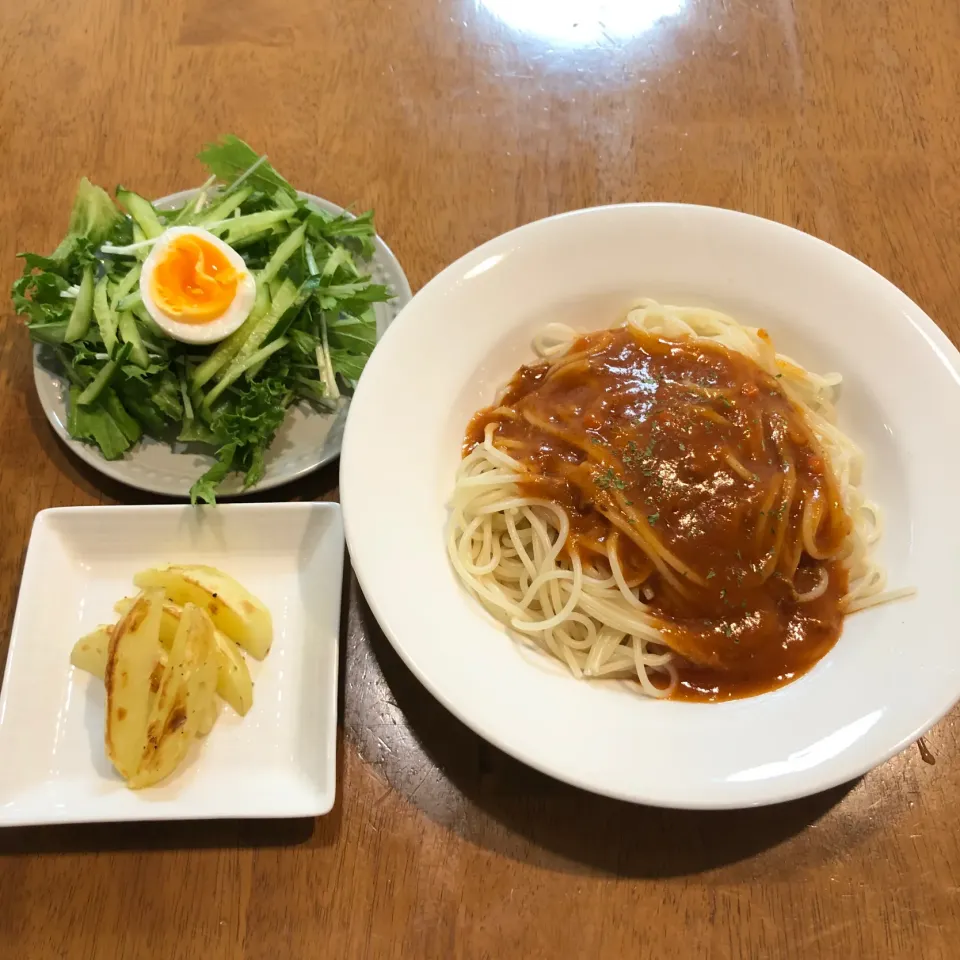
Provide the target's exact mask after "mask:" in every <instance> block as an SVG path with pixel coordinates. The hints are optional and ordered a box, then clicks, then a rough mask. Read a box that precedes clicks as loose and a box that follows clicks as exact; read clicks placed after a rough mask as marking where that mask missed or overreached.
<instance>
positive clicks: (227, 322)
mask: <svg viewBox="0 0 960 960" xmlns="http://www.w3.org/2000/svg"><path fill="white" fill-rule="evenodd" d="M183 236H190V237H196V238H197V239H199V240H203V241H204V242H205V243H209V244H211V245H212V246H214V247H216V248H217V249H218V250H219V251H220V252H221V253H222V254H223V255H224V256H225V257H226V258H227V260H228V261H229V262H230V266H231V267H233V269H234V270H236V271H237V274H238V275H239V280H238V281H237V291H236V294H235V295H234V297H233V300H232V301H231V303H230V305H229V306H228V307H227V309H226V310H225V311H224V312H223V314H222V315H221V316H219V317H217V319H216V320H209V321H207V322H206V323H184V322H183V321H181V320H177V319H176V318H174V317H171V316H170V315H169V314H167V313H164V311H163V310H162V309H160V306H159V304H158V303H157V301H156V300H155V299H154V297H153V294H152V293H151V289H152V282H153V274H154V271H155V270H156V268H157V264H158V263H160V261H161V260H163V258H164V256H165V255H166V252H167V250H168V249H169V247H170V244H171V243H172V242H173V241H174V240H176V239H177V238H178V237H183ZM256 295H257V283H256V281H255V280H254V278H253V274H251V273H250V271H249V270H248V269H247V265H246V264H245V263H244V262H243V257H241V256H240V254H239V253H237V251H236V250H234V249H233V248H232V247H230V246H228V245H227V244H225V243H224V242H223V241H222V240H221V239H220V238H219V237H217V236H214V235H213V234H212V233H210V231H209V230H203V229H201V228H199V227H170V228H169V229H167V230H165V231H164V232H163V233H162V234H161V235H160V237H159V238H158V240H157V242H156V243H155V244H154V245H153V249H152V250H151V251H150V255H149V256H148V257H147V259H146V260H145V261H144V262H143V269H142V270H141V271H140V296H141V298H142V299H143V305H144V306H145V307H146V308H147V312H148V313H149V314H150V316H151V317H153V319H154V320H155V321H156V324H157V326H158V327H160V329H161V330H163V332H164V333H166V334H167V335H168V336H170V337H173V339H174V340H179V341H180V342H181V343H216V342H217V341H218V340H223V339H224V338H225V337H229V336H230V334H231V333H233V332H234V330H236V329H237V328H238V327H239V326H240V324H242V323H243V321H244V320H246V319H247V317H248V316H249V315H250V311H251V310H252V309H253V301H254V300H255V299H256Z"/></svg>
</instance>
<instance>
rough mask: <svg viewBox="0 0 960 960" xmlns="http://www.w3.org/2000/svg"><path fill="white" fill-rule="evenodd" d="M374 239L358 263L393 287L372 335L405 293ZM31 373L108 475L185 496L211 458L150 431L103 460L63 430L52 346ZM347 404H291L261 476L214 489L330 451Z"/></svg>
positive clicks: (172, 199)
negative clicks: (325, 407) (326, 408)
mask: <svg viewBox="0 0 960 960" xmlns="http://www.w3.org/2000/svg"><path fill="white" fill-rule="evenodd" d="M196 192H197V191H196V190H182V191H181V192H179V193H174V194H171V195H170V196H168V197H163V198H161V199H160V200H157V201H156V205H157V207H158V208H160V209H172V208H174V207H177V206H179V205H180V204H181V203H183V202H184V201H185V200H188V199H190V197H191V196H195V195H196ZM300 196H301V197H303V198H304V199H306V200H310V201H312V202H313V203H314V204H316V205H317V206H318V207H319V208H320V209H321V210H325V211H327V212H328V213H330V214H333V215H334V216H337V215H339V214H341V213H343V207H338V206H337V205H336V204H335V203H331V202H330V201H329V200H323V199H322V198H320V197H317V196H314V195H313V194H311V193H303V192H302V191H301V192H300ZM374 245H375V247H376V252H375V254H374V257H373V259H372V260H371V261H369V262H368V263H367V264H366V266H367V268H368V270H369V272H370V274H371V277H372V280H373V282H374V283H382V284H385V285H386V286H387V287H389V288H390V290H391V291H392V292H393V294H394V298H393V299H392V300H389V301H388V302H387V303H376V304H374V305H373V306H374V311H375V313H376V317H377V337H378V338H379V337H382V336H383V332H384V331H385V330H386V329H387V327H388V326H389V325H390V324H391V323H392V322H393V320H394V318H395V317H396V316H397V314H398V313H399V312H400V310H401V309H403V307H404V306H405V304H407V303H408V302H409V300H410V297H411V293H410V284H409V283H408V282H407V277H406V275H405V274H404V272H403V268H402V267H401V266H400V263H399V261H398V260H397V258H396V257H395V256H394V255H393V252H392V251H391V250H390V248H389V247H388V246H387V245H386V243H384V242H383V240H382V239H381V238H380V236H379V235H377V236H376V237H374ZM33 376H34V381H35V383H36V386H37V394H38V396H39V397H40V405H41V406H42V407H43V411H44V413H45V414H46V415H47V419H48V420H49V421H50V424H51V426H52V427H53V429H54V430H55V431H56V433H57V435H58V436H59V437H60V439H61V440H63V442H64V443H65V444H66V445H67V446H68V447H69V448H70V449H71V450H72V451H73V452H74V453H75V454H76V455H77V456H78V457H80V458H81V459H82V460H85V461H86V462H87V463H89V464H90V466H92V467H94V468H95V469H96V470H99V471H100V473H102V474H104V475H106V476H108V477H111V478H112V479H114V480H119V481H120V482H121V483H126V484H128V485H129V486H131V487H137V488H139V489H140V490H149V491H150V492H152V493H159V494H164V495H166V496H173V497H187V496H189V493H190V487H191V486H192V485H193V483H194V481H196V479H197V478H198V477H199V476H200V475H201V474H202V473H204V472H205V471H206V470H207V469H209V468H210V467H211V466H212V465H213V462H214V457H213V455H212V453H211V452H210V449H209V448H208V447H205V446H201V445H199V444H184V443H176V444H174V445H173V446H171V445H170V444H168V443H163V442H162V441H160V440H156V439H154V438H152V437H146V438H144V439H143V440H141V441H140V442H139V443H137V444H136V445H135V446H134V447H132V448H131V449H130V450H129V451H127V453H126V454H124V456H123V457H121V458H120V459H118V460H105V459H104V457H103V455H102V454H101V453H100V451H99V450H98V449H97V448H96V447H94V446H92V445H91V444H88V443H83V442H82V441H80V440H74V439H72V438H71V437H70V435H69V433H68V432H67V403H68V394H69V384H68V383H67V381H66V379H65V378H64V377H63V376H61V375H60V374H59V373H58V372H57V369H56V364H55V362H53V360H52V354H50V353H49V351H48V350H45V349H44V348H43V346H41V345H40V344H37V345H35V346H34V353H33ZM349 405H350V401H349V400H348V399H346V398H344V399H341V400H339V401H338V403H337V409H336V411H335V412H333V413H322V412H320V411H318V410H316V409H315V408H314V407H312V406H311V405H310V404H308V403H306V402H305V401H304V402H301V403H298V404H294V405H293V406H291V407H290V409H289V410H288V412H287V417H286V419H285V420H284V422H283V424H282V426H281V427H280V429H279V430H278V431H277V435H276V437H275V438H274V441H273V443H272V444H271V445H270V449H269V450H268V451H267V453H266V456H265V458H264V459H265V461H266V466H267V469H266V473H265V475H264V477H263V479H262V480H261V481H260V482H259V483H257V484H254V485H253V486H252V487H250V488H249V489H247V490H244V489H243V478H242V476H240V475H239V474H235V473H234V474H230V475H229V476H228V477H227V478H226V479H225V480H224V481H223V483H221V484H220V486H219V487H218V488H217V495H218V496H225V497H229V496H242V495H245V494H250V493H255V492H256V491H258V490H269V489H270V488H272V487H276V486H279V485H280V484H283V483H289V482H290V481H291V480H295V479H297V478H298V477H302V476H304V475H305V474H307V473H310V472H311V471H313V470H316V469H317V468H319V467H322V466H323V465H324V464H326V463H329V462H330V461H331V460H334V459H336V457H337V456H339V454H340V440H341V437H342V436H343V425H344V422H345V421H346V417H347V410H348V408H349Z"/></svg>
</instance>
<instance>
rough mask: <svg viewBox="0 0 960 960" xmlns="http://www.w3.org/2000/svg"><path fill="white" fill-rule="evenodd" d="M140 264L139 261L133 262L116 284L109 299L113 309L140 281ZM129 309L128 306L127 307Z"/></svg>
mask: <svg viewBox="0 0 960 960" xmlns="http://www.w3.org/2000/svg"><path fill="white" fill-rule="evenodd" d="M142 269H143V268H142V266H141V265H140V264H139V263H135V264H134V265H133V266H132V267H131V268H130V269H129V270H128V271H127V272H126V273H125V274H124V275H123V279H122V280H121V281H120V282H119V283H118V284H117V288H116V290H114V291H113V297H112V298H111V300H110V305H111V306H112V307H113V309H114V310H116V309H117V305H118V304H119V303H120V301H121V300H123V298H124V297H126V296H127V294H129V293H130V291H131V290H133V288H134V287H135V286H136V285H137V284H138V283H139V282H140V271H141V270H142ZM127 309H129V307H128V308H127Z"/></svg>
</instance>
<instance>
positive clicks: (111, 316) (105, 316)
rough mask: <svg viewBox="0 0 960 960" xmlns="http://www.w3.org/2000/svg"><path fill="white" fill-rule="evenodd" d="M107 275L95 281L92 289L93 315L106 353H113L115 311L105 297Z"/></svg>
mask: <svg viewBox="0 0 960 960" xmlns="http://www.w3.org/2000/svg"><path fill="white" fill-rule="evenodd" d="M107 282H108V281H107V276H106V274H104V275H103V276H102V277H101V278H100V279H99V280H98V281H97V283H96V286H95V287H94V290H93V315H94V317H96V319H97V326H98V327H99V328H100V337H101V338H102V340H103V345H104V347H106V349H107V353H109V354H111V355H112V354H113V351H114V348H115V347H116V345H117V322H118V321H117V312H116V310H112V309H111V308H110V301H109V299H108V298H107Z"/></svg>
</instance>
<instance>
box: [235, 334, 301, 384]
mask: <svg viewBox="0 0 960 960" xmlns="http://www.w3.org/2000/svg"><path fill="white" fill-rule="evenodd" d="M289 342H290V340H289V339H288V338H287V337H277V339H276V340H271V341H270V342H269V343H268V344H267V345H266V346H263V347H261V348H260V349H259V350H258V351H257V352H256V353H255V354H254V355H253V356H252V357H250V359H249V360H247V362H246V363H245V364H244V365H243V370H242V371H241V373H246V375H247V379H248V380H253V379H254V378H255V377H256V376H257V374H259V373H260V371H261V370H262V369H263V365H264V364H265V363H266V362H267V360H268V359H269V358H270V357H272V356H273V354H275V353H276V352H277V351H278V350H282V349H283V348H284V347H285V346H286V345H287V344H288V343H289Z"/></svg>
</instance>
